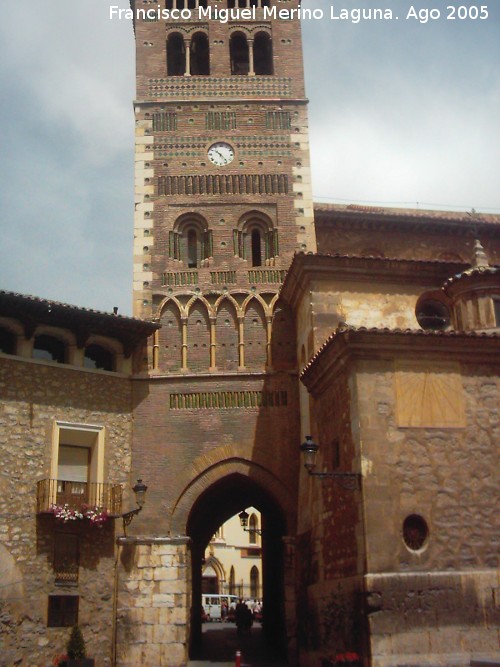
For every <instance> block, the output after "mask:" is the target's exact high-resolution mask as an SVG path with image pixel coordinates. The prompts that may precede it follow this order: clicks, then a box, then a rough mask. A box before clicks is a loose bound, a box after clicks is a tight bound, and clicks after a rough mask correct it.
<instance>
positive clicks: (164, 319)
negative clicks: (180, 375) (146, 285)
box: [158, 299, 182, 372]
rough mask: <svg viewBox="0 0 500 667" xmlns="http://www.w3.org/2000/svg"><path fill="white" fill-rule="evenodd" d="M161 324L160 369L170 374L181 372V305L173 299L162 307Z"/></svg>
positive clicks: (159, 338) (159, 339) (159, 337)
mask: <svg viewBox="0 0 500 667" xmlns="http://www.w3.org/2000/svg"><path fill="white" fill-rule="evenodd" d="M160 323H161V328H160V329H159V331H158V345H159V369H160V370H162V371H169V372H176V371H179V370H180V369H181V364H182V323H181V312H180V308H179V304H178V303H176V302H175V301H174V300H173V299H171V300H169V301H167V302H165V303H164V304H163V305H162V308H161V311H160Z"/></svg>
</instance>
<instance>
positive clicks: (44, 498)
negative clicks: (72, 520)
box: [36, 479, 122, 516]
mask: <svg viewBox="0 0 500 667" xmlns="http://www.w3.org/2000/svg"><path fill="white" fill-rule="evenodd" d="M54 505H58V506H62V505H68V506H69V507H71V508H73V509H78V510H79V509H82V508H83V507H84V506H87V507H93V508H98V509H99V510H101V511H104V510H106V511H107V512H108V514H110V515H113V516H116V515H121V513H122V486H121V485H120V484H106V483H100V484H98V483H95V482H70V481H66V480H61V479H42V480H40V481H39V482H37V488H36V511H37V514H41V513H43V512H50V511H51V510H52V507H53V506H54Z"/></svg>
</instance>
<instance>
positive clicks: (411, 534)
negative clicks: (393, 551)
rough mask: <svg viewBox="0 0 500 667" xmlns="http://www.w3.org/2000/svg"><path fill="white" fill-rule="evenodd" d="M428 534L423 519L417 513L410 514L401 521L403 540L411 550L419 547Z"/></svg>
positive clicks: (416, 549)
mask: <svg viewBox="0 0 500 667" xmlns="http://www.w3.org/2000/svg"><path fill="white" fill-rule="evenodd" d="M428 535H429V528H428V526H427V523H426V522H425V519H423V518H422V517H421V516H419V515H418V514H410V516H407V517H406V519H405V520H404V522H403V540H404V542H405V544H406V546H407V547H408V549H411V551H418V550H419V549H421V548H422V547H423V546H424V544H425V542H426V540H427V537H428Z"/></svg>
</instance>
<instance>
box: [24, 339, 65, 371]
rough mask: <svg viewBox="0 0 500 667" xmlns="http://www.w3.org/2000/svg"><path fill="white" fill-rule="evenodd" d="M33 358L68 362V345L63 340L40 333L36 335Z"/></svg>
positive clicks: (62, 362)
mask: <svg viewBox="0 0 500 667" xmlns="http://www.w3.org/2000/svg"><path fill="white" fill-rule="evenodd" d="M32 356H33V359H42V360H45V361H57V362H58V363H60V364H64V363H65V362H66V345H65V344H64V342H63V341H62V340H59V339H58V338H54V336H47V335H46V334H40V335H38V336H35V341H34V343H33V355H32Z"/></svg>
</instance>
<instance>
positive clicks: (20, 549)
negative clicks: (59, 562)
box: [0, 356, 132, 667]
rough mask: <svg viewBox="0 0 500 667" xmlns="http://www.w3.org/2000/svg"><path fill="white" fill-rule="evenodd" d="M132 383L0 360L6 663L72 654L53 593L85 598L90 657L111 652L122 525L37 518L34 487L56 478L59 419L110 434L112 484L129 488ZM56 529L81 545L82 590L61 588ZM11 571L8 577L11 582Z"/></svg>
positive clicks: (101, 660) (0, 590)
mask: <svg viewBox="0 0 500 667" xmlns="http://www.w3.org/2000/svg"><path fill="white" fill-rule="evenodd" d="M130 409H131V392H130V381H129V380H128V379H127V378H124V377H117V376H114V375H113V374H111V373H105V372H99V371H88V370H83V369H76V368H70V367H67V366H63V365H58V364H55V363H49V362H38V361H32V360H25V359H22V360H21V359H19V358H12V357H11V358H8V357H4V356H2V357H1V358H0V447H1V451H2V476H1V477H0V514H1V516H2V517H3V520H2V523H1V526H0V572H1V573H2V579H3V581H4V582H5V585H2V586H0V605H1V616H0V621H1V628H0V633H1V634H2V636H3V647H2V655H1V657H0V664H1V665H9V666H10V665H12V664H14V663H15V664H21V665H30V666H33V665H37V666H40V667H45V666H46V665H49V664H51V661H52V659H53V658H54V657H55V656H56V655H60V654H62V653H64V652H65V646H66V642H67V639H68V637H69V628H61V627H51V628H49V627H47V608H48V596H49V594H55V595H74V594H77V595H78V596H79V598H80V599H79V622H80V624H81V626H82V630H83V634H84V638H85V641H86V643H87V650H88V654H89V656H92V657H95V658H97V660H98V662H97V663H96V664H99V666H101V665H105V664H109V661H110V655H111V625H112V580H113V563H114V526H113V523H112V522H110V523H109V524H107V525H105V527H103V528H98V527H95V526H92V527H90V526H88V525H87V527H84V524H87V522H71V525H67V524H59V523H57V522H56V521H55V519H54V517H53V516H52V515H44V516H40V517H39V518H37V516H36V483H37V481H38V480H41V479H47V478H49V477H50V462H51V458H52V438H53V429H54V423H55V421H64V422H66V423H72V424H80V425H81V424H87V425H96V426H100V427H104V429H105V461H106V463H105V468H104V474H105V481H106V482H111V483H114V484H123V485H125V486H126V487H128V486H129V468H130V458H131V431H132V418H131V413H130ZM55 531H71V532H74V533H76V534H77V535H78V537H79V543H80V568H79V577H78V585H77V586H76V587H75V586H68V585H63V586H61V585H56V583H55V574H54V569H53V563H54V534H55ZM4 572H5V576H4Z"/></svg>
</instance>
